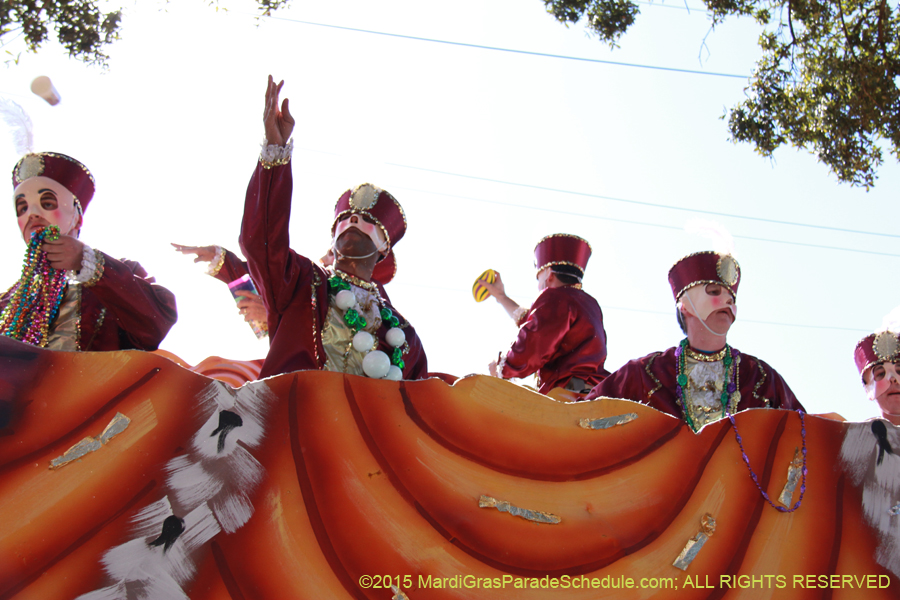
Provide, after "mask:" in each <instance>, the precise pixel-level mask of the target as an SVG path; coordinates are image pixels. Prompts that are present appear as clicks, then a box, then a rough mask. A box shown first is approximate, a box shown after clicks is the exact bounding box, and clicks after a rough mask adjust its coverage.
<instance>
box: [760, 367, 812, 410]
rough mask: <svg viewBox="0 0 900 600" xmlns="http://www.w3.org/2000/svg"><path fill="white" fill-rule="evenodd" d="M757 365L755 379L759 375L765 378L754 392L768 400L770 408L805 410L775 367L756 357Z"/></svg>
mask: <svg viewBox="0 0 900 600" xmlns="http://www.w3.org/2000/svg"><path fill="white" fill-rule="evenodd" d="M757 365H758V369H759V374H758V375H757V381H758V380H759V378H760V377H765V379H764V381H763V385H761V386H760V390H759V391H758V392H756V393H757V394H758V395H759V396H761V397H764V398H766V399H768V400H769V407H770V408H784V409H787V410H802V411H804V412H805V411H806V409H804V408H803V405H802V404H800V401H799V400H797V397H796V396H795V395H794V392H793V391H792V390H791V388H790V387H789V386H788V384H787V382H786V381H785V380H784V378H783V377H782V376H781V375H779V374H778V372H777V371H776V370H775V369H773V368H772V367H771V366H769V365H768V364H766V363H765V362H763V361H761V360H759V359H757Z"/></svg>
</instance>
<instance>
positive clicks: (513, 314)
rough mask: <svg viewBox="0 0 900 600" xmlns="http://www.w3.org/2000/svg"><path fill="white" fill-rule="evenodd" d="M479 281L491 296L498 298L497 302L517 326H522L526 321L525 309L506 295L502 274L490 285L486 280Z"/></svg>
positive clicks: (498, 274)
mask: <svg viewBox="0 0 900 600" xmlns="http://www.w3.org/2000/svg"><path fill="white" fill-rule="evenodd" d="M478 281H479V282H480V283H481V285H483V286H484V287H485V289H486V290H487V291H489V292H490V293H491V296H493V297H494V298H496V300H497V302H499V303H500V306H502V307H503V309H504V310H506V314H508V315H509V316H510V318H512V320H513V321H515V322H516V325H521V324H522V323H523V322H524V321H525V309H523V308H522V307H521V306H519V305H518V304H517V303H516V301H515V300H513V299H512V298H510V297H509V296H507V295H506V286H504V285H503V280H502V279H501V278H500V273H497V279H496V281H494V283H489V282H488V281H486V280H484V279H479V280H478Z"/></svg>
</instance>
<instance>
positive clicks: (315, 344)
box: [310, 267, 325, 369]
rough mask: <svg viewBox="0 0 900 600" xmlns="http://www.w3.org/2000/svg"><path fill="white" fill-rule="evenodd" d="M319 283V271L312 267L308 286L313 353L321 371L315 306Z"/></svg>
mask: <svg viewBox="0 0 900 600" xmlns="http://www.w3.org/2000/svg"><path fill="white" fill-rule="evenodd" d="M321 283H322V280H321V279H320V278H319V270H318V269H316V268H315V267H313V280H312V284H311V286H310V287H311V288H312V314H313V318H312V328H313V330H312V334H313V352H314V354H315V356H316V367H317V368H319V369H321V368H322V367H324V366H325V365H324V364H323V363H322V361H321V359H320V358H319V336H320V335H321V334H320V331H321V330H320V328H319V311H318V310H317V306H318V298H317V295H318V287H319V285H320V284H321Z"/></svg>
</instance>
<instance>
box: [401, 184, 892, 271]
mask: <svg viewBox="0 0 900 600" xmlns="http://www.w3.org/2000/svg"><path fill="white" fill-rule="evenodd" d="M393 187H394V189H398V190H406V191H409V192H416V193H420V194H435V195H438V196H445V197H448V198H460V199H463V200H472V201H474V202H483V203H485V204H496V205H498V206H507V207H510V208H524V209H528V210H537V211H541V212H549V213H555V214H560V215H569V216H573V217H587V218H589V219H598V220H601V221H612V222H614V223H627V224H630V225H643V226H646V227H657V228H659V229H674V230H676V231H683V230H684V228H683V227H678V226H676V225H662V224H660V223H651V222H649V221H637V220H631V219H617V218H614V217H604V216H600V215H594V214H590V213H579V212H573V211H566V210H558V209H555V208H544V207H543V206H529V205H527V204H514V203H512V202H501V201H499V200H486V199H484V198H473V197H472V196H460V195H457V194H448V193H445V192H435V191H430V190H420V189H415V188H409V187H404V186H393ZM688 210H689V209H688ZM698 212H702V211H698ZM801 225H802V224H801ZM733 237H735V238H739V239H742V240H751V241H756V242H769V243H773V244H787V245H789V246H805V247H808V248H819V249H822V250H838V251H843V252H857V253H860V254H872V255H876V256H890V257H894V258H900V254H891V253H889V252H876V251H874V250H859V249H857V248H845V247H843V246H825V245H822V244H810V243H806V242H793V241H789V240H776V239H771V238H759V237H752V236H747V235H734V236H733Z"/></svg>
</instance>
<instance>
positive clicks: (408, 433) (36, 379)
mask: <svg viewBox="0 0 900 600" xmlns="http://www.w3.org/2000/svg"><path fill="white" fill-rule="evenodd" d="M0 373H2V375H3V377H2V379H0V380H2V387H0V402H2V404H0V415H2V418H3V423H2V426H3V428H2V429H0V433H2V435H0V598H3V599H12V598H15V599H24V598H40V599H42V600H52V599H63V598H65V599H71V598H79V597H80V598H84V599H107V598H192V599H194V600H205V599H238V598H254V599H258V600H265V599H268V598H273V599H274V598H277V599H283V598H300V599H303V598H308V599H317V600H318V599H322V598H373V599H375V598H379V599H384V600H388V599H389V598H394V597H396V598H403V597H406V598H409V599H411V600H420V599H428V598H479V599H480V598H539V599H546V598H564V599H566V600H572V599H579V598H585V599H587V598H591V599H595V598H626V599H627V598H647V597H651V596H652V597H653V598H673V599H674V598H679V599H681V598H720V597H726V598H732V597H734V598H737V597H744V596H746V597H770V596H771V597H784V598H821V597H823V594H829V595H830V597H831V598H836V599H839V598H859V597H865V598H867V599H869V598H896V597H897V595H898V590H900V577H898V575H900V551H898V548H900V546H898V541H900V525H898V519H900V515H898V514H897V513H900V506H898V502H900V456H898V454H897V449H898V448H900V437H898V434H897V430H896V429H894V428H892V427H891V426H889V425H888V426H885V425H884V424H883V422H881V421H874V422H868V423H844V422H839V421H834V420H827V419H822V418H818V417H814V416H807V417H806V418H805V425H804V426H801V421H800V419H799V418H798V415H797V414H796V413H793V412H788V411H779V410H751V411H746V412H743V413H740V414H738V415H737V416H736V423H737V426H738V427H739V430H740V432H741V436H742V445H743V452H745V453H746V455H747V458H748V460H749V461H750V464H751V465H752V466H753V468H754V471H755V473H756V474H757V482H756V483H755V482H754V481H753V480H752V479H751V478H750V477H749V476H748V470H747V468H746V466H745V464H744V461H743V457H742V454H741V452H742V450H741V446H740V445H739V444H738V442H737V441H736V439H735V436H734V433H733V431H732V427H731V424H730V423H729V422H728V420H724V421H719V422H716V423H712V424H710V425H707V426H706V427H704V428H703V429H701V430H700V431H699V433H697V434H694V433H693V432H692V431H691V430H690V429H689V428H688V427H687V426H686V425H684V424H683V423H682V422H681V421H679V420H677V419H674V418H672V417H670V416H668V415H665V414H662V413H659V412H656V411H654V410H652V409H650V408H648V407H645V406H643V405H641V404H636V403H633V402H627V401H622V400H614V399H599V400H596V401H593V402H581V403H575V404H571V403H565V402H560V401H557V400H554V399H552V398H549V397H547V396H543V395H540V394H537V393H533V392H530V391H528V390H525V389H522V388H520V387H518V386H515V385H513V384H510V383H508V382H505V381H502V380H499V379H494V378H490V377H484V376H474V377H468V378H465V379H462V380H459V381H457V382H456V383H455V384H454V385H453V386H450V385H448V384H447V383H445V382H444V381H441V380H439V379H430V380H423V381H400V382H394V381H382V380H373V379H369V378H364V377H355V376H348V375H343V374H341V373H331V372H321V371H309V372H298V373H292V374H286V375H280V376H277V377H272V378H269V379H266V380H263V381H258V382H252V383H248V384H246V385H243V386H242V387H240V388H238V389H234V388H232V387H231V386H228V385H226V384H224V383H223V382H220V381H216V380H212V379H209V378H207V377H204V376H202V375H199V374H197V373H194V372H191V371H189V370H187V369H185V368H183V367H181V366H179V365H178V364H176V363H174V362H172V361H170V360H168V359H166V358H163V357H160V356H156V355H153V354H147V353H141V352H135V351H126V352H107V353H64V352H51V351H46V350H40V349H37V348H34V347H31V346H26V345H24V344H21V343H19V342H14V341H11V340H5V339H3V340H0ZM876 423H878V424H881V425H876ZM804 439H805V446H806V450H807V452H806V456H805V459H806V461H805V463H806V473H805V477H804V473H803V460H802V458H803V457H802V452H801V448H802V446H803V443H802V442H803V440H804ZM804 482H805V485H804ZM757 483H758V486H757ZM760 489H761V490H763V491H765V492H766V493H767V495H768V496H769V498H771V499H772V501H773V503H774V504H775V505H776V506H782V507H792V506H794V505H796V503H797V502H798V500H799V498H800V495H801V493H802V495H803V499H802V503H801V504H800V507H799V508H798V509H797V510H795V511H794V512H789V513H788V512H781V511H779V510H776V509H773V508H772V506H770V505H769V504H768V503H767V502H766V501H765V499H764V498H763V497H762V495H761V493H760ZM392 586H393V587H392Z"/></svg>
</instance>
